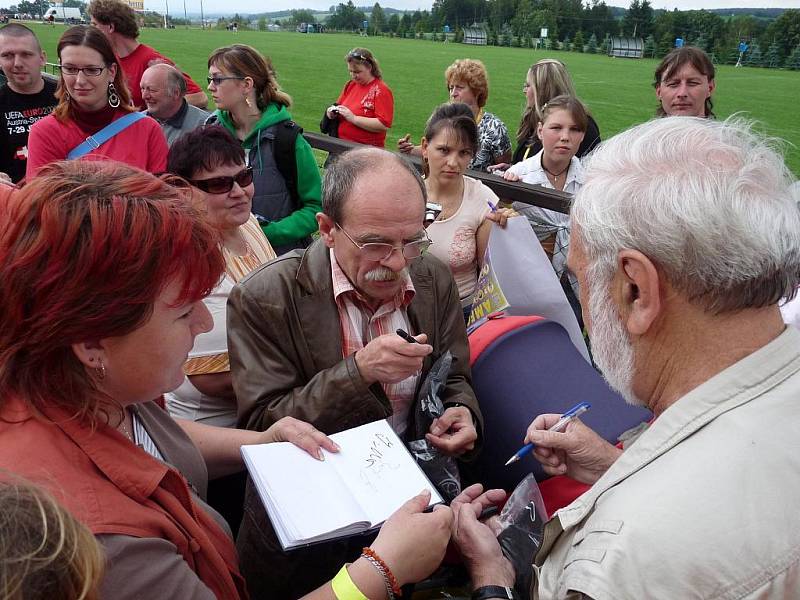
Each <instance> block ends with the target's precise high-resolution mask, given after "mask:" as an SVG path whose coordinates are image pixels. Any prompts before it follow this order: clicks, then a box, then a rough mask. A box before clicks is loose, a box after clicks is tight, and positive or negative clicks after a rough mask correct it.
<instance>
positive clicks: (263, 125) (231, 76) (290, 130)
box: [207, 44, 322, 254]
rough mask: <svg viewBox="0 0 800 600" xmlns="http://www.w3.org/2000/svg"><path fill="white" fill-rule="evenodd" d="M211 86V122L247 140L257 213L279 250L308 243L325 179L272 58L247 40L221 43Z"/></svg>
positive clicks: (210, 65) (211, 68)
mask: <svg viewBox="0 0 800 600" xmlns="http://www.w3.org/2000/svg"><path fill="white" fill-rule="evenodd" d="M208 90H209V91H210V92H211V98H212V99H213V100H214V102H215V104H216V105H217V110H216V111H215V112H214V114H212V115H211V116H210V117H209V119H208V121H207V124H208V123H219V124H220V125H222V126H224V127H225V128H226V129H228V130H229V131H230V132H231V133H232V134H233V135H234V136H235V137H236V138H237V139H239V140H241V142H242V146H243V147H244V149H245V154H246V157H247V163H248V166H251V167H253V181H254V184H255V195H254V196H253V214H255V215H256V218H257V219H258V220H259V222H260V224H261V228H262V229H263V230H264V234H265V235H266V236H267V238H268V239H269V241H270V243H271V244H272V246H273V248H274V249H275V252H277V253H278V254H283V253H285V252H288V251H289V250H292V249H294V248H302V247H305V246H307V245H308V243H309V242H310V239H311V238H310V236H311V234H312V233H313V232H315V231H316V230H317V221H316V218H315V215H316V213H318V212H320V211H321V210H322V203H321V188H322V181H321V179H320V175H319V168H318V167H317V162H316V159H315V158H314V153H313V152H312V150H311V146H309V144H308V142H306V140H305V139H304V138H303V136H302V135H299V131H300V128H299V127H298V126H297V125H296V124H295V123H294V122H292V120H291V119H292V115H291V114H290V113H289V110H288V108H289V106H291V103H292V99H291V97H290V96H289V95H288V94H287V93H286V92H284V91H283V90H281V88H280V86H279V85H278V81H277V79H276V77H275V70H274V69H273V67H272V63H271V62H270V61H269V59H267V58H265V57H264V56H262V55H261V54H260V53H259V52H258V51H257V50H255V49H254V48H251V47H250V46H246V45H244V44H234V45H232V46H226V47H223V48H217V49H216V50H214V52H213V53H212V54H211V56H210V57H209V59H208Z"/></svg>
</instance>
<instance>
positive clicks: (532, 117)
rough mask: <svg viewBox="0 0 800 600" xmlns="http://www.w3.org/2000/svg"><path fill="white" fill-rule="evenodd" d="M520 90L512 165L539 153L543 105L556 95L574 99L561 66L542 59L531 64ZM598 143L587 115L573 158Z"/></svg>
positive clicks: (556, 62) (571, 86)
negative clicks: (521, 102) (522, 101)
mask: <svg viewBox="0 0 800 600" xmlns="http://www.w3.org/2000/svg"><path fill="white" fill-rule="evenodd" d="M522 91H523V92H524V93H525V101H526V103H525V111H524V112H523V113H522V118H521V119H520V122H519V127H518V128H517V149H516V150H515V151H514V156H513V158H512V164H516V163H518V162H521V161H523V160H526V159H528V158H530V157H532V156H534V155H536V154H537V153H539V152H540V151H541V150H542V140H540V139H539V136H538V135H537V131H538V128H539V124H540V123H541V122H542V120H543V118H544V116H543V109H544V106H545V105H546V104H547V103H548V102H550V100H552V99H553V98H556V97H557V96H571V97H577V94H576V93H575V86H574V85H573V83H572V78H571V77H570V75H569V72H568V71H567V68H566V67H565V66H564V63H562V62H561V61H560V60H555V59H553V58H545V59H543V60H540V61H539V62H537V63H534V64H533V65H531V68H530V69H528V73H527V75H526V77H525V85H524V86H523V90H522ZM599 143H600V130H599V129H598V127H597V123H596V122H595V120H594V119H593V118H592V117H591V115H589V121H588V123H587V126H586V135H585V136H584V138H583V141H582V142H581V145H580V148H578V152H577V154H576V156H577V157H578V158H581V157H583V156H584V155H585V154H587V153H589V152H590V151H591V150H592V148H594V147H595V146H596V145H597V144H599Z"/></svg>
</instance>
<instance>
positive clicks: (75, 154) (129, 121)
mask: <svg viewBox="0 0 800 600" xmlns="http://www.w3.org/2000/svg"><path fill="white" fill-rule="evenodd" d="M146 117H147V115H146V114H144V113H140V112H132V113H128V114H127V115H125V116H124V117H120V118H119V119H117V120H116V121H112V122H111V123H109V124H108V125H106V126H105V127H103V128H102V129H101V130H100V131H98V132H97V133H95V134H94V135H90V136H88V137H87V138H86V139H85V140H84V141H83V142H81V143H80V144H79V145H77V146H75V147H74V148H73V149H72V150H70V152H69V154H67V160H75V159H76V158H80V157H81V156H84V155H85V154H88V153H89V152H91V151H92V150H96V149H97V148H99V147H100V146H102V145H103V144H105V143H106V142H107V141H108V140H110V139H111V138H112V137H114V136H115V135H117V134H118V133H119V132H120V131H123V130H125V129H127V128H128V127H130V126H131V125H133V124H134V123H136V122H137V121H140V120H142V119H144V118H146Z"/></svg>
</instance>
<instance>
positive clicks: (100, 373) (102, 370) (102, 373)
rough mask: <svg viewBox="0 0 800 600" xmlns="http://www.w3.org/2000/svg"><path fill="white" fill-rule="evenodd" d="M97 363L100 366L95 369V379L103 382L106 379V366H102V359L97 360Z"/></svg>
mask: <svg viewBox="0 0 800 600" xmlns="http://www.w3.org/2000/svg"><path fill="white" fill-rule="evenodd" d="M97 362H99V363H100V366H99V367H97V368H95V372H96V373H97V378H98V379H99V380H100V381H103V380H104V379H105V378H106V366H105V365H104V364H103V359H102V358H98V359H97Z"/></svg>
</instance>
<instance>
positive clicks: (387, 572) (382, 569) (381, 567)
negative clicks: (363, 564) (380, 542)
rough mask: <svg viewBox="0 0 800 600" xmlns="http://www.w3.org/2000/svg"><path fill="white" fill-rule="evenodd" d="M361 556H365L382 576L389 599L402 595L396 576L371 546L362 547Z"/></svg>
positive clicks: (392, 599) (393, 599)
mask: <svg viewBox="0 0 800 600" xmlns="http://www.w3.org/2000/svg"><path fill="white" fill-rule="evenodd" d="M361 556H363V557H364V558H366V559H367V560H368V561H369V562H370V564H371V565H372V566H373V567H375V569H377V570H378V572H379V573H380V574H381V576H382V577H383V583H384V584H386V593H387V594H388V595H389V600H395V598H400V597H401V596H402V595H403V590H401V589H400V584H399V583H398V582H397V578H396V577H395V576H394V573H392V570H391V569H390V568H389V565H387V564H386V563H385V562H384V560H383V559H382V558H381V557H380V556H378V554H377V553H376V552H375V551H374V550H373V549H372V548H362V549H361Z"/></svg>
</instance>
